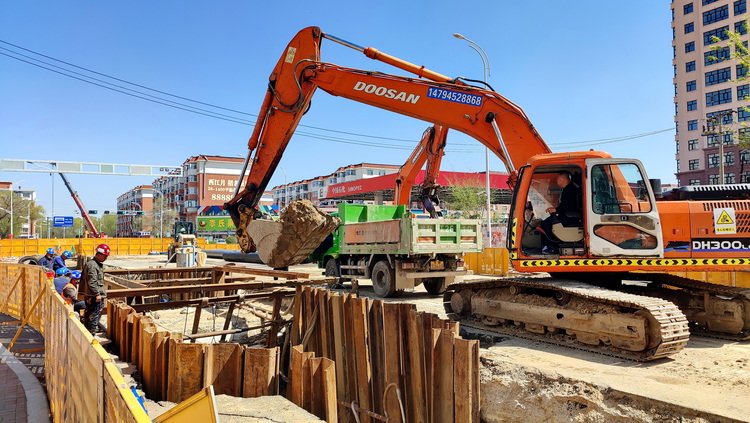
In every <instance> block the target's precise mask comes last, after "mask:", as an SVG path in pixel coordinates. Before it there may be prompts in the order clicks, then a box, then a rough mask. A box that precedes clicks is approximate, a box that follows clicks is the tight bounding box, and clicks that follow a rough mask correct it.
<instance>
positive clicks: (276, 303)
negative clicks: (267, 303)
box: [266, 295, 284, 348]
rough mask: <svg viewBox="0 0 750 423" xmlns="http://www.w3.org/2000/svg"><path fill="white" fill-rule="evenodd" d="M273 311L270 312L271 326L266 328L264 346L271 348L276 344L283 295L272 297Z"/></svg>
mask: <svg viewBox="0 0 750 423" xmlns="http://www.w3.org/2000/svg"><path fill="white" fill-rule="evenodd" d="M272 298H273V311H272V312H271V320H272V322H273V323H272V324H271V328H270V329H269V330H268V339H266V346H267V347H268V348H273V347H275V346H276V341H277V338H278V336H279V327H280V324H279V321H281V301H282V300H283V299H284V297H283V295H274V296H273V297H272Z"/></svg>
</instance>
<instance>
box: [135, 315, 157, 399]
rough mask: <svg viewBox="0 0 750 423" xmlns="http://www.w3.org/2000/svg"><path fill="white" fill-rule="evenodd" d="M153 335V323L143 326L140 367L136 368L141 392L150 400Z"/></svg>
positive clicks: (154, 331)
mask: <svg viewBox="0 0 750 423" xmlns="http://www.w3.org/2000/svg"><path fill="white" fill-rule="evenodd" d="M154 334H156V327H155V326H154V325H153V323H152V324H151V325H150V326H149V325H146V326H144V328H143V335H142V336H141V352H140V354H139V356H140V357H141V367H139V368H138V371H139V372H140V373H141V379H142V380H143V390H144V391H146V394H147V395H148V396H149V397H151V398H153V397H154V396H153V395H151V394H152V392H154Z"/></svg>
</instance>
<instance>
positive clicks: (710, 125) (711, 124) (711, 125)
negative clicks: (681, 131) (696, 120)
mask: <svg viewBox="0 0 750 423" xmlns="http://www.w3.org/2000/svg"><path fill="white" fill-rule="evenodd" d="M734 113H737V112H736V111H734V110H727V111H724V112H721V113H719V114H717V115H715V116H712V117H711V118H710V119H709V120H707V121H706V126H704V127H703V133H702V134H701V135H703V136H711V135H716V134H717V131H716V128H717V127H718V129H719V131H718V135H719V185H724V184H725V183H726V179H725V175H724V125H723V124H724V119H725V118H726V117H727V116H732V115H733V114H734ZM717 122H718V123H717Z"/></svg>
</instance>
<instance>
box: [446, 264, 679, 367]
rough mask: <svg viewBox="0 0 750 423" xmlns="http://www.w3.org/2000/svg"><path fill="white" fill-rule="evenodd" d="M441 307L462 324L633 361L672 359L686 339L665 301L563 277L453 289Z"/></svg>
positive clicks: (497, 281)
mask: <svg viewBox="0 0 750 423" xmlns="http://www.w3.org/2000/svg"><path fill="white" fill-rule="evenodd" d="M443 305H444V307H445V311H446V312H447V313H448V316H449V317H450V318H451V319H453V320H457V321H459V322H460V323H461V324H462V325H463V326H468V327H473V328H478V329H482V330H485V331H491V332H495V333H499V334H503V335H513V336H519V337H523V338H527V339H533V340H538V341H542V342H546V343H552V344H556V345H563V346H567V347H573V348H577V349H582V350H585V351H591V352H596V353H599V354H604V355H610V356H614V357H618V358H624V359H628V360H635V361H651V360H656V359H659V358H663V357H668V356H670V355H673V354H676V353H678V352H680V351H681V350H682V349H683V348H684V347H685V345H686V344H687V342H688V338H689V335H690V332H689V328H688V321H687V319H686V317H685V315H684V314H683V313H682V312H681V311H680V310H679V308H678V307H677V306H676V305H675V304H673V303H671V302H669V301H666V300H663V299H661V298H653V297H647V296H640V295H635V294H630V293H625V292H618V291H612V290H609V289H605V288H601V287H597V286H594V285H590V284H586V283H583V282H579V281H574V280H567V279H552V278H502V279H492V280H484V281H477V282H468V283H455V284H452V285H450V286H449V287H448V289H447V291H446V292H445V294H444V295H443Z"/></svg>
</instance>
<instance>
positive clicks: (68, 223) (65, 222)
mask: <svg viewBox="0 0 750 423" xmlns="http://www.w3.org/2000/svg"><path fill="white" fill-rule="evenodd" d="M52 226H54V227H56V228H72V227H73V216H55V217H53V218H52Z"/></svg>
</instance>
